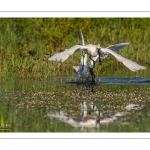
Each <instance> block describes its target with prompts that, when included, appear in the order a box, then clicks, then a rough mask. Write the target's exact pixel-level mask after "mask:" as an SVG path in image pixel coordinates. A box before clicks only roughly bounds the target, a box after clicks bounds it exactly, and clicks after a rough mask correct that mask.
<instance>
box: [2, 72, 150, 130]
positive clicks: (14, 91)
mask: <svg viewBox="0 0 150 150" xmlns="http://www.w3.org/2000/svg"><path fill="white" fill-rule="evenodd" d="M99 79H100V80H101V81H100V85H99V86H98V87H95V91H94V92H91V87H85V86H82V85H81V86H77V85H76V84H75V83H74V81H75V77H70V76H69V77H65V76H60V77H48V78H47V80H46V81H33V80H23V79H19V78H14V79H11V80H8V81H2V82H1V85H0V111H1V113H0V125H1V126H0V132H149V131H150V87H149V86H150V78H149V70H147V71H146V72H142V71H141V72H138V73H136V74H135V73H131V72H129V71H125V72H119V71H118V72H117V73H113V74H111V73H109V74H108V73H107V74H103V76H102V77H99Z"/></svg>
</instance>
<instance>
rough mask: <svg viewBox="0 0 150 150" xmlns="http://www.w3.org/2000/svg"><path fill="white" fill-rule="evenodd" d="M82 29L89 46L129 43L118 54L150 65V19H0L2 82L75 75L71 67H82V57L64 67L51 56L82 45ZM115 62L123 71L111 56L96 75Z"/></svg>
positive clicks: (73, 58)
mask: <svg viewBox="0 0 150 150" xmlns="http://www.w3.org/2000/svg"><path fill="white" fill-rule="evenodd" d="M79 27H80V28H81V29H82V32H83V35H84V38H85V43H86V44H98V43H99V44H100V45H101V47H108V46H110V45H113V44H116V43H122V42H129V46H127V47H126V48H124V49H123V50H121V51H119V53H120V54H121V55H123V56H124V57H127V58H129V59H131V60H133V61H136V62H137V63H139V64H140V65H149V64H150V61H149V60H150V50H149V47H150V42H149V40H150V30H149V27H150V18H0V76H1V79H2V78H3V79H4V78H6V77H7V76H9V77H10V76H12V77H13V76H17V77H22V78H32V79H43V78H46V77H47V76H53V75H72V74H74V73H75V72H74V70H73V69H72V66H73V65H79V63H80V57H79V55H80V54H75V55H73V56H71V57H70V58H69V59H68V60H67V61H65V63H63V64H62V63H58V62H50V61H48V57H50V56H51V55H53V54H54V53H56V52H58V51H63V50H64V49H66V48H69V47H71V46H73V45H76V44H80V38H79ZM114 62H115V64H116V65H120V66H119V67H120V68H124V66H123V65H122V64H121V63H119V64H118V63H116V62H117V61H116V60H115V59H114V58H110V57H109V58H108V61H105V63H104V64H103V65H102V66H101V67H99V68H98V69H97V70H96V71H97V72H96V74H97V75H98V74H99V73H102V72H103V71H104V70H105V68H106V67H108V66H111V65H112V64H114ZM113 66H114V68H115V65H113Z"/></svg>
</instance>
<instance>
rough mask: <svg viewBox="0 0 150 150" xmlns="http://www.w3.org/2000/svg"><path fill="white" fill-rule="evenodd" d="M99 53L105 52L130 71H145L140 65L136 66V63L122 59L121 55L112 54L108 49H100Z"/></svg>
mask: <svg viewBox="0 0 150 150" xmlns="http://www.w3.org/2000/svg"><path fill="white" fill-rule="evenodd" d="M101 51H102V52H104V53H105V52H107V53H109V54H111V55H113V56H114V57H115V58H116V59H117V60H118V61H120V62H122V63H123V64H124V65H125V66H126V67H127V68H129V69H130V70H131V71H134V72H136V71H138V70H143V69H146V68H145V67H144V66H141V65H139V64H137V63H136V62H133V61H132V60H130V59H127V58H124V57H122V56H121V55H119V54H117V53H116V52H114V51H112V50H110V49H107V48H101Z"/></svg>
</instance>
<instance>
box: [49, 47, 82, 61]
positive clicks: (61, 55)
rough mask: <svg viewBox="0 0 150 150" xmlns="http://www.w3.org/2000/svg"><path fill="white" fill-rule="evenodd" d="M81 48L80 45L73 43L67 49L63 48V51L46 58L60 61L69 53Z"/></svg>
mask: <svg viewBox="0 0 150 150" xmlns="http://www.w3.org/2000/svg"><path fill="white" fill-rule="evenodd" d="M81 48H82V45H75V46H72V47H71V48H69V49H66V50H64V51H63V52H59V53H56V54H54V55H53V56H51V57H50V58H48V60H57V61H60V62H64V61H65V60H66V59H67V58H68V57H69V56H70V55H72V54H73V53H75V52H77V51H79V50H80V49H81Z"/></svg>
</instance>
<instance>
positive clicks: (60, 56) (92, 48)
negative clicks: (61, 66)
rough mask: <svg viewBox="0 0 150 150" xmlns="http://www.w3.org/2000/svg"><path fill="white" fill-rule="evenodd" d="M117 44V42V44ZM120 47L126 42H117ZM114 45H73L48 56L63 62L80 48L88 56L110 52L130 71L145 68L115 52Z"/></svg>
mask: <svg viewBox="0 0 150 150" xmlns="http://www.w3.org/2000/svg"><path fill="white" fill-rule="evenodd" d="M117 45H118V44H117ZM119 45H120V46H121V47H125V46H126V45H128V43H120V44H119ZM115 46H116V45H112V46H110V47H108V48H101V47H100V45H94V44H89V45H75V46H73V47H71V48H70V49H67V50H65V51H64V52H60V53H56V54H55V55H53V56H52V57H50V58H49V60H57V61H61V62H64V61H65V60H66V59H67V58H68V57H69V56H70V55H72V54H73V53H75V52H77V51H79V50H82V51H84V52H85V54H89V55H90V56H93V57H96V56H97V55H98V56H99V57H100V56H103V57H105V55H106V56H107V55H108V54H111V55H112V56H114V57H115V58H116V59H117V60H118V61H120V62H122V63H123V64H124V65H125V66H126V67H127V68H129V69H130V70H131V71H134V72H135V71H138V70H143V69H146V68H145V67H144V66H141V65H139V64H137V63H136V62H133V61H132V60H129V59H127V58H124V57H123V56H121V55H119V54H117V53H116V52H114V51H113V50H111V48H112V47H114V49H115Z"/></svg>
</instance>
